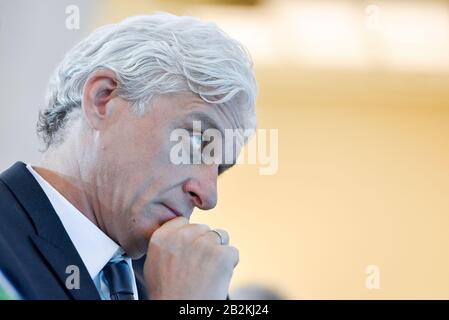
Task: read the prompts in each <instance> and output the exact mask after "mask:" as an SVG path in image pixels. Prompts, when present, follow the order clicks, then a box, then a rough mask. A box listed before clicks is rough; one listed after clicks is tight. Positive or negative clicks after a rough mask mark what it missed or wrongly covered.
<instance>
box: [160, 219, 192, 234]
mask: <svg viewBox="0 0 449 320" xmlns="http://www.w3.org/2000/svg"><path fill="white" fill-rule="evenodd" d="M188 224H189V220H188V219H187V218H185V217H177V218H173V219H171V220H169V221H167V222H165V223H164V224H163V225H162V226H160V228H159V229H157V230H156V232H158V233H162V234H170V233H172V232H174V231H176V230H178V229H179V228H182V227H183V226H185V225H188Z"/></svg>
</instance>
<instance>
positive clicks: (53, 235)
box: [0, 162, 100, 299]
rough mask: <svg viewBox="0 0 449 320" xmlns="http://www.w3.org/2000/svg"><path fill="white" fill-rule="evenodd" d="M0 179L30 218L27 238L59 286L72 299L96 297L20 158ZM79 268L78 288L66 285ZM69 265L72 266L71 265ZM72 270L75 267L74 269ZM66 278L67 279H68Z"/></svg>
mask: <svg viewBox="0 0 449 320" xmlns="http://www.w3.org/2000/svg"><path fill="white" fill-rule="evenodd" d="M0 179H1V180H2V181H3V182H4V183H5V184H6V185H7V186H8V187H9V188H10V190H11V191H12V192H13V193H14V194H15V196H16V198H17V200H18V201H19V202H20V203H21V205H22V206H23V208H24V209H25V211H26V212H27V214H28V216H29V217H30V218H31V220H32V221H33V224H34V227H35V229H36V234H34V235H31V236H30V237H31V240H32V241H33V243H34V244H35V246H36V248H37V249H38V250H39V251H40V253H41V254H42V255H43V256H44V258H45V260H46V261H47V262H48V264H49V265H50V266H51V268H52V271H53V272H54V273H55V274H56V276H57V278H58V280H59V282H60V284H61V286H62V287H63V288H64V289H65V290H66V292H67V294H68V295H69V296H71V297H72V298H74V299H100V296H99V294H98V291H97V289H96V287H95V285H94V283H93V281H92V279H91V278H90V275H89V273H88V271H87V269H86V267H85V265H84V263H83V261H82V260H81V257H80V256H79V254H78V252H77V251H76V249H75V246H74V245H73V243H72V241H71V240H70V238H69V236H68V234H67V232H66V231H65V229H64V226H63V225H62V223H61V221H60V220H59V217H58V215H57V214H56V212H55V210H54V209H53V207H52V205H51V203H50V201H49V200H48V198H47V196H46V195H45V193H44V191H43V190H42V189H41V187H40V186H39V184H38V183H37V181H36V180H35V179H34V177H33V176H32V174H31V173H30V172H29V171H28V169H27V168H26V165H25V164H24V163H22V162H17V163H15V164H14V165H13V166H12V167H11V168H10V169H8V170H6V171H5V172H3V174H2V175H1V176H0ZM68 266H76V267H77V268H78V270H79V280H80V282H79V283H80V286H79V289H68V288H67V286H66V281H67V279H68V277H70V276H71V275H74V276H76V274H75V272H76V271H75V272H74V271H73V270H74V269H70V268H69V269H67V267H68ZM72 268H73V267H72ZM75 270H76V269H75ZM69 281H70V279H69Z"/></svg>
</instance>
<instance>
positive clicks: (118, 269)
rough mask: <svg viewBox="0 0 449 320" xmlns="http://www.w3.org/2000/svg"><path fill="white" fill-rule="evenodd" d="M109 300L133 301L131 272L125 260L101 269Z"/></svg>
mask: <svg viewBox="0 0 449 320" xmlns="http://www.w3.org/2000/svg"><path fill="white" fill-rule="evenodd" d="M103 273H104V276H105V278H106V281H107V282H108V285H109V292H110V296H111V300H134V291H133V285H132V283H133V279H132V275H131V270H130V268H129V265H128V263H127V262H126V261H125V260H120V261H117V262H112V263H111V262H110V263H108V264H107V265H106V266H105V267H104V268H103Z"/></svg>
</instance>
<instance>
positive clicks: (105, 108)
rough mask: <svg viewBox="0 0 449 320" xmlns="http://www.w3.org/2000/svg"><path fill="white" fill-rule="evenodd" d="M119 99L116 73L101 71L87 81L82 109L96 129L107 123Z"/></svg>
mask: <svg viewBox="0 0 449 320" xmlns="http://www.w3.org/2000/svg"><path fill="white" fill-rule="evenodd" d="M116 97H117V78H116V75H115V72H114V71H112V70H109V69H101V70H97V71H95V72H93V73H92V74H91V75H90V76H89V77H88V78H87V80H86V83H85V84H84V89H83V97H82V104H81V105H82V109H83V112H84V114H85V115H86V120H87V122H88V123H89V125H90V126H91V127H92V128H94V129H100V128H101V127H103V125H104V124H105V123H107V121H104V120H107V119H108V117H109V116H110V115H111V113H112V111H113V108H114V105H115V104H114V103H113V101H112V100H113V99H114V98H116Z"/></svg>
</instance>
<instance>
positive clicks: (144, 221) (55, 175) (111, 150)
mask: <svg viewBox="0 0 449 320" xmlns="http://www.w3.org/2000/svg"><path fill="white" fill-rule="evenodd" d="M256 91H257V89H256V82H255V79H254V74H253V70H252V62H251V59H250V58H249V56H248V54H247V53H246V51H245V50H244V48H243V47H242V46H241V45H240V44H239V43H238V42H236V41H235V40H232V39H231V38H229V37H228V36H227V35H226V34H224V33H223V32H222V31H221V30H220V29H219V28H218V27H217V26H216V25H215V24H212V23H205V22H201V21H199V20H197V19H195V18H192V17H177V16H174V15H171V14H166V13H158V14H155V15H151V16H140V17H132V18H128V19H126V20H124V21H122V22H121V23H119V24H116V25H109V26H105V27H103V28H100V29H98V30H96V31H95V32H94V33H92V34H91V35H90V36H89V37H88V38H86V39H85V40H83V41H82V42H81V43H79V44H78V45H76V46H75V47H74V48H73V49H72V50H71V51H69V52H68V53H67V55H66V56H65V57H64V59H63V61H62V62H61V64H60V65H59V66H58V68H57V69H56V71H55V74H54V76H53V77H52V79H51V81H50V86H49V89H48V95H47V104H46V106H45V108H44V110H43V111H42V112H41V114H40V118H39V122H38V133H39V135H40V137H41V138H42V141H43V142H44V150H43V154H42V159H41V161H40V163H39V164H37V165H33V164H28V165H26V164H24V163H21V162H18V163H16V164H15V165H14V166H12V167H11V168H10V169H8V170H6V171H5V172H3V173H2V174H1V175H0V271H1V272H2V273H3V274H4V275H5V277H6V278H7V279H8V281H9V282H10V283H11V284H12V285H13V286H14V287H15V288H16V289H17V292H18V293H19V294H20V295H21V296H22V297H23V298H24V299H137V298H139V297H140V298H144V297H147V294H148V296H149V298H150V299H225V298H226V296H227V292H228V289H229V283H230V280H231V277H232V273H233V270H234V268H235V266H236V265H237V263H238V259H239V254H238V250H237V249H236V248H234V247H232V246H230V245H229V235H228V234H227V232H226V231H225V230H221V229H216V230H211V229H210V228H209V227H208V226H206V225H201V224H191V223H189V218H190V216H191V214H192V211H193V209H194V208H195V207H197V208H199V209H201V210H209V209H212V208H214V207H215V206H216V204H217V177H218V175H219V174H220V173H222V172H223V171H225V170H226V169H228V168H229V167H231V166H232V163H228V162H225V161H212V162H207V163H206V162H200V163H196V162H195V163H181V164H179V163H175V161H173V152H172V151H173V147H174V145H175V142H174V141H173V140H172V139H171V133H172V132H173V131H174V130H177V129H183V130H184V131H185V132H188V133H189V134H188V137H187V138H188V139H187V143H188V146H186V148H187V149H188V150H191V149H190V147H192V148H193V152H195V148H196V152H201V150H202V149H203V147H204V146H205V145H206V144H207V143H206V142H207V137H206V138H205V139H203V138H204V135H203V132H196V131H198V126H195V123H198V122H199V123H200V124H201V131H202V130H203V129H207V128H212V129H216V130H218V131H219V132H224V131H225V130H229V129H233V130H236V129H254V127H255V111H254V107H255V97H256ZM240 140H241V139H240ZM182 141H185V140H182ZM243 142H246V141H245V139H243ZM183 143H184V142H183ZM241 147H242V144H241V143H237V142H236V143H235V144H233V146H232V148H231V149H232V150H235V151H236V152H235V154H234V155H233V162H235V160H236V157H237V155H238V152H239V150H240V149H241ZM228 149H229V148H227V149H226V150H225V152H227V150H228ZM217 154H219V153H218V152H217ZM220 159H222V158H220ZM145 255H146V258H145V263H144V265H143V276H141V275H140V273H139V272H137V271H135V272H133V268H132V261H131V259H139V258H141V257H145ZM136 270H137V269H136ZM136 278H137V281H136ZM143 288H146V290H144V289H143ZM138 289H140V290H138Z"/></svg>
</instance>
